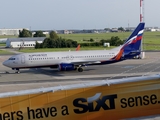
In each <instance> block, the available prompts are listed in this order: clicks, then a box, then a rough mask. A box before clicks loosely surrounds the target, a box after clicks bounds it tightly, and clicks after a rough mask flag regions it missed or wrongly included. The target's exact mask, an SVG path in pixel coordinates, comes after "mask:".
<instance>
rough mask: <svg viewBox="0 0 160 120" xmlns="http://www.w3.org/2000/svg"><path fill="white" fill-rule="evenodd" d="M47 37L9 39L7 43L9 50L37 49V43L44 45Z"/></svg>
mask: <svg viewBox="0 0 160 120" xmlns="http://www.w3.org/2000/svg"><path fill="white" fill-rule="evenodd" d="M44 39H45V37H33V38H8V39H7V41H6V47H7V48H32V47H35V44H36V41H37V42H38V43H42V42H43V41H44Z"/></svg>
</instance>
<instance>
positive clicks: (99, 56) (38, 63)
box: [3, 23, 145, 73]
mask: <svg viewBox="0 0 160 120" xmlns="http://www.w3.org/2000/svg"><path fill="white" fill-rule="evenodd" d="M144 25H145V23H139V25H138V26H137V28H136V29H135V30H134V31H133V33H132V34H131V35H130V37H129V38H128V39H127V40H126V41H125V43H124V44H123V45H121V46H119V47H116V48H114V49H111V50H94V51H93V50H92V51H65V52H41V53H22V54H18V55H14V56H12V57H10V58H9V59H8V60H6V61H4V62H3V65H4V66H7V67H10V68H12V69H13V70H15V71H16V73H19V72H20V71H19V69H23V68H40V67H50V68H55V67H57V68H58V69H59V70H60V71H68V70H76V69H77V70H78V71H79V72H82V71H83V67H84V66H89V65H103V64H110V63H115V62H119V61H122V60H125V59H128V58H133V57H134V56H137V55H140V52H141V50H140V46H141V41H142V35H143V31H144Z"/></svg>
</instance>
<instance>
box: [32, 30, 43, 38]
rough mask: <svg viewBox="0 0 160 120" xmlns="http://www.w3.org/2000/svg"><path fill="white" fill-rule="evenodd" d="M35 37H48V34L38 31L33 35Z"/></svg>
mask: <svg viewBox="0 0 160 120" xmlns="http://www.w3.org/2000/svg"><path fill="white" fill-rule="evenodd" d="M33 37H46V35H45V34H43V32H42V31H36V33H35V34H34V35H33Z"/></svg>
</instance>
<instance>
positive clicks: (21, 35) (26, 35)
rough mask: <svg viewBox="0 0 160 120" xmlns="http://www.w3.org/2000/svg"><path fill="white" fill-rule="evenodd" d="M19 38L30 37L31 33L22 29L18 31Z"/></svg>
mask: <svg viewBox="0 0 160 120" xmlns="http://www.w3.org/2000/svg"><path fill="white" fill-rule="evenodd" d="M19 37H32V33H31V31H29V30H27V29H23V30H22V31H19Z"/></svg>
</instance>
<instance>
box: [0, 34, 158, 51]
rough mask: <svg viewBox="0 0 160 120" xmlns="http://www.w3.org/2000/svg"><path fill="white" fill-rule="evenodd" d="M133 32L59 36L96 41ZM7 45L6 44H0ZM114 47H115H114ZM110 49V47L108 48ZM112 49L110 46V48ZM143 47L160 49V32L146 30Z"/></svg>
mask: <svg viewBox="0 0 160 120" xmlns="http://www.w3.org/2000/svg"><path fill="white" fill-rule="evenodd" d="M130 34H131V32H118V33H99V34H94V33H92V34H58V36H60V37H62V38H66V39H72V40H76V41H78V43H82V42H86V41H83V40H89V39H90V38H92V39H94V40H95V41H99V40H101V39H110V38H111V37H112V36H118V37H119V38H120V39H121V40H124V39H127V38H128V37H129V35H130ZM6 37H17V36H0V38H6ZM0 46H5V44H0ZM112 48H113V47H112ZM75 49H76V48H52V49H23V50H21V52H47V51H68V50H72V51H73V50H75ZM101 49H104V47H81V50H101ZM107 49H108V48H107ZM109 49H110V48H109ZM143 49H144V50H160V32H146V31H145V32H144V35H143Z"/></svg>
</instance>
